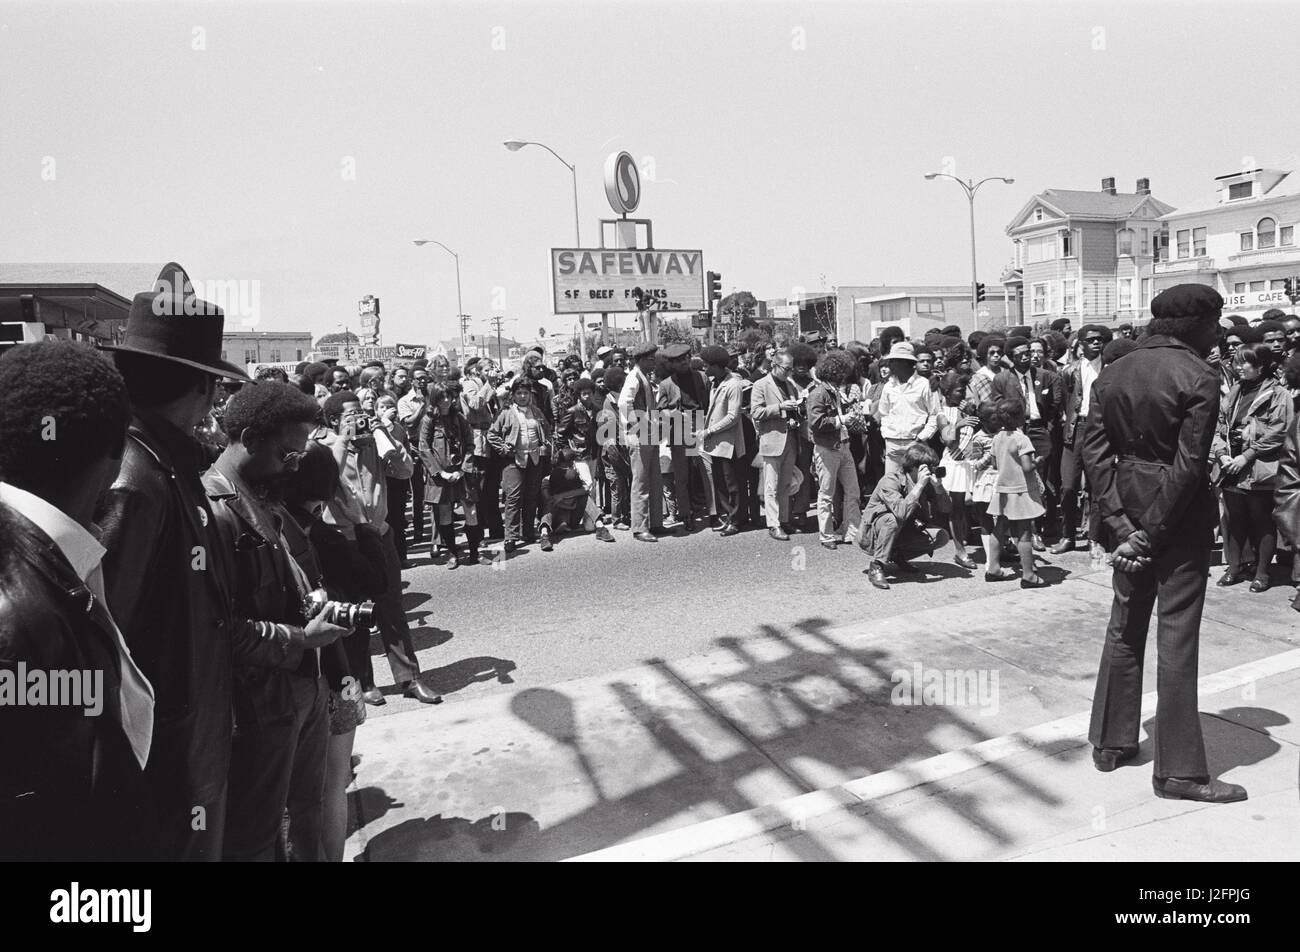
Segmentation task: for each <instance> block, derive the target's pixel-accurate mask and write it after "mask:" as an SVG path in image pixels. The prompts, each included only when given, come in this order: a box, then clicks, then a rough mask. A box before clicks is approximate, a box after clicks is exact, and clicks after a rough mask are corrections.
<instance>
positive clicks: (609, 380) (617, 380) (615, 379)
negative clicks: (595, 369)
mask: <svg viewBox="0 0 1300 952" xmlns="http://www.w3.org/2000/svg"><path fill="white" fill-rule="evenodd" d="M604 380H605V389H607V390H608V391H609V392H610V393H613V392H614V391H615V390H622V389H623V384H624V382H626V380H627V371H626V370H624V369H623V368H622V367H610V368H609V369H608V370H606V371H605V377H604Z"/></svg>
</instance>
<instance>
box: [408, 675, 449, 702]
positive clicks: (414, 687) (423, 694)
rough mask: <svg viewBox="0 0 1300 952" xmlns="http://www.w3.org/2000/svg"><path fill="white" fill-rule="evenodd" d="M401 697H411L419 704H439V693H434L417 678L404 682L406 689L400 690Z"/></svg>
mask: <svg viewBox="0 0 1300 952" xmlns="http://www.w3.org/2000/svg"><path fill="white" fill-rule="evenodd" d="M402 697H413V698H415V699H416V700H417V701H419V702H420V703H421V704H441V703H442V697H441V695H438V694H435V693H434V692H433V690H432V689H431V688H430V687H429V686H428V685H427V684H425V683H424V682H423V681H421V680H419V679H418V678H417V679H416V680H414V681H407V682H406V690H404V691H403V692H402Z"/></svg>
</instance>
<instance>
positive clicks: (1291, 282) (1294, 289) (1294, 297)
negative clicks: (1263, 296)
mask: <svg viewBox="0 0 1300 952" xmlns="http://www.w3.org/2000/svg"><path fill="white" fill-rule="evenodd" d="M1283 284H1284V287H1285V288H1286V296H1287V297H1288V298H1290V299H1291V303H1292V304H1295V303H1297V302H1300V282H1297V281H1296V279H1295V278H1287V279H1286V281H1285V282H1283Z"/></svg>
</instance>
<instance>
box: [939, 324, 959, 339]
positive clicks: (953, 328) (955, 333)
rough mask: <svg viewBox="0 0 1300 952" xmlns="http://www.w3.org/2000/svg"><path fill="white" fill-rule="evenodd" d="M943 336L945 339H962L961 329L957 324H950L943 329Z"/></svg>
mask: <svg viewBox="0 0 1300 952" xmlns="http://www.w3.org/2000/svg"><path fill="white" fill-rule="evenodd" d="M943 335H944V336H945V337H961V328H960V327H958V326H957V325H956V324H949V325H948V326H947V327H945V328H944V329H943Z"/></svg>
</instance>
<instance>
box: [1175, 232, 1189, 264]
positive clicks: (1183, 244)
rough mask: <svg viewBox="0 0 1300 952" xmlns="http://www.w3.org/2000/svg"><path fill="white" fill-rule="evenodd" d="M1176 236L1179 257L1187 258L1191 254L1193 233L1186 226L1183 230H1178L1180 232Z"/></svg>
mask: <svg viewBox="0 0 1300 952" xmlns="http://www.w3.org/2000/svg"><path fill="white" fill-rule="evenodd" d="M1174 237H1175V238H1177V239H1178V257H1180V258H1186V257H1187V256H1188V255H1189V254H1191V249H1192V233H1191V232H1190V231H1188V230H1187V229H1186V228H1184V229H1183V230H1182V231H1180V232H1178V234H1177V235H1175V236H1174Z"/></svg>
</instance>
